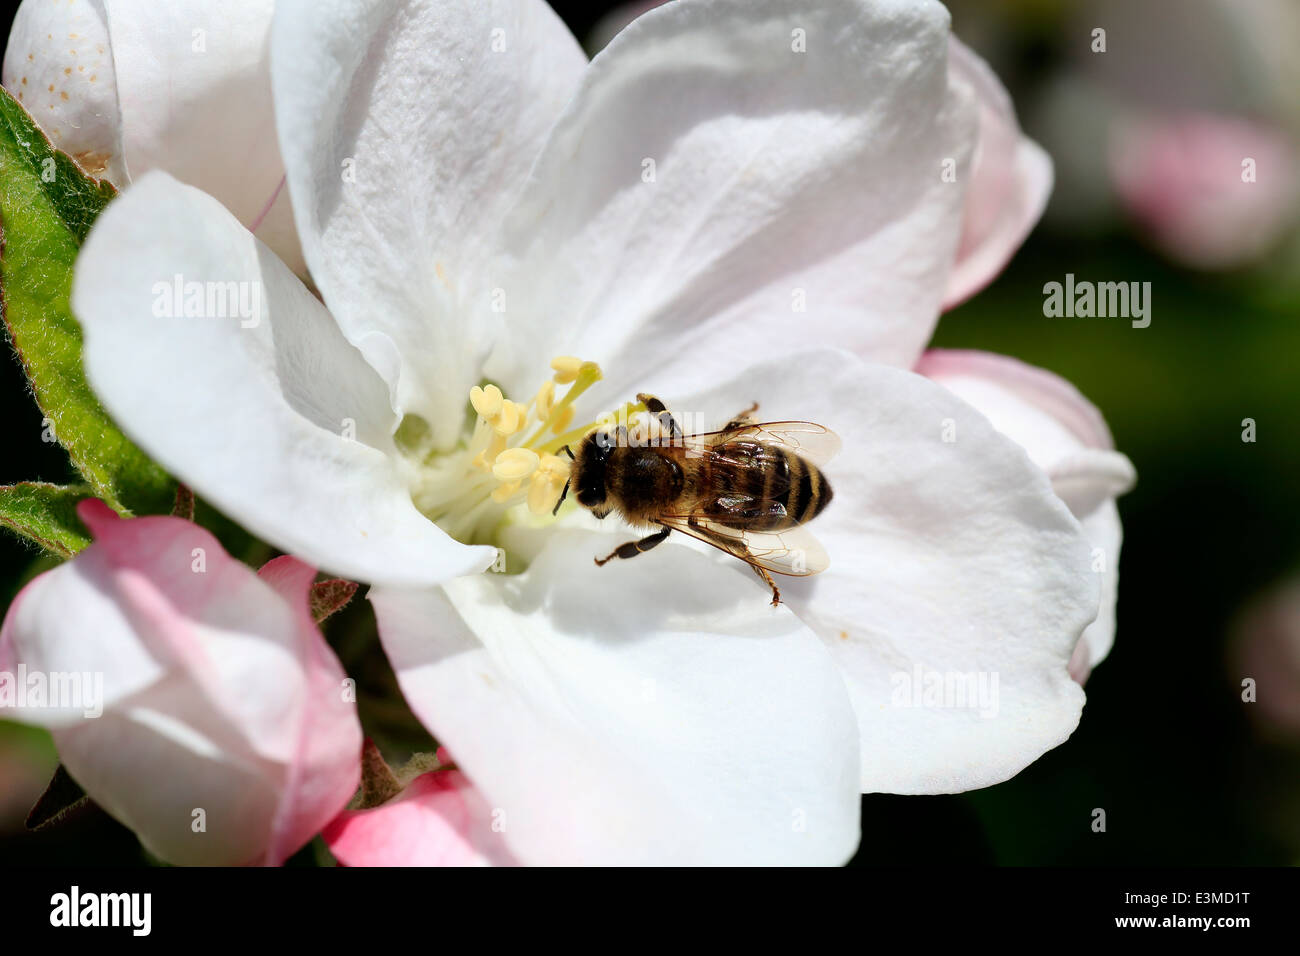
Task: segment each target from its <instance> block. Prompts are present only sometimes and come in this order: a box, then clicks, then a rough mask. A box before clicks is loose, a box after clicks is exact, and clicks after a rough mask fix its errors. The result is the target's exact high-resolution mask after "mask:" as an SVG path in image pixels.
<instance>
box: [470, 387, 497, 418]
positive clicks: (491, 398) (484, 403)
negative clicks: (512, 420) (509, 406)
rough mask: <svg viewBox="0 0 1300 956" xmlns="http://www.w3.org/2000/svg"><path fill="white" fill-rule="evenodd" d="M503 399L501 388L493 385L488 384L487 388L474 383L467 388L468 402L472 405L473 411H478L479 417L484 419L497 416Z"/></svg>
mask: <svg viewBox="0 0 1300 956" xmlns="http://www.w3.org/2000/svg"><path fill="white" fill-rule="evenodd" d="M504 401H505V398H504V396H502V394H501V389H499V388H497V387H496V386H495V385H489V386H488V387H487V388H480V387H479V386H477V385H475V386H474V387H473V388H471V389H470V390H469V403H470V404H471V405H473V406H474V411H476V412H478V414H479V417H480V418H482V419H484V420H486V421H491V420H492V419H493V418H495V417H496V416H497V413H499V412H500V411H501V404H502V402H504Z"/></svg>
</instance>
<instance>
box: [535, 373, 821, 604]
mask: <svg viewBox="0 0 1300 956" xmlns="http://www.w3.org/2000/svg"><path fill="white" fill-rule="evenodd" d="M637 400H638V401H640V402H642V403H643V404H644V405H645V407H646V409H647V411H649V412H650V413H651V415H654V416H656V418H657V420H658V423H659V426H660V431H661V435H660V436H658V437H656V438H653V439H651V440H645V439H640V438H638V439H633V438H632V437H631V436H630V435H629V432H628V429H627V427H626V426H624V425H619V426H618V427H617V428H615V429H614V431H613V432H612V433H611V432H610V431H608V430H602V431H595V432H592V433H591V434H589V435H587V437H586V438H584V439H583V440H582V442H581V443H580V444H579V445H578V449H577V451H576V452H574V451H573V450H572V449H570V448H569V447H568V446H566V447H565V448H564V449H563V450H564V451H566V452H567V453H568V455H569V457H570V458H572V459H573V465H572V467H571V469H570V472H569V480H568V482H566V483H565V485H564V490H563V491H562V492H561V493H560V498H559V501H557V502H556V505H555V509H554V511H553V512H552V513H553V514H554V513H555V512H558V511H559V510H560V505H561V504H563V503H564V499H565V497H566V496H567V495H568V493H569V488H570V486H572V487H573V490H574V496H575V497H576V498H577V499H578V504H580V505H582V506H583V507H584V508H587V509H589V510H590V511H591V512H592V514H594V515H595V516H596V517H597V518H604V517H606V516H607V515H609V514H611V513H614V512H617V513H618V515H619V516H620V517H622V518H623V519H624V520H625V521H627V522H628V524H631V525H633V526H634V527H638V528H642V529H649V528H658V530H656V531H655V532H654V533H653V534H649V535H647V536H646V537H644V538H641V539H640V540H639V541H629V542H628V543H627V544H624V545H620V546H619V547H617V548H615V549H614V550H613V551H612V552H611V553H610V554H608V555H606V556H605V557H604V558H597V559H596V564H597V565H603V564H605V563H607V562H609V561H612V560H613V559H614V558H622V559H627V558H634V557H636V556H637V555H638V554H642V553H643V552H646V551H649V550H650V549H651V548H653V547H655V546H656V545H658V544H660V543H662V542H663V540H664V539H665V538H667V537H668V535H669V534H670V533H671V532H673V531H680V532H682V533H683V534H688V535H690V536H692V537H694V538H698V539H699V540H701V541H703V542H705V543H706V544H710V545H712V546H713V547H715V548H719V549H721V550H723V551H725V552H727V553H728V554H731V555H734V556H735V557H737V558H739V559H740V560H742V561H744V562H745V563H746V564H748V565H749V566H750V567H751V568H753V569H754V572H755V573H756V574H757V575H758V576H759V577H760V578H762V579H763V581H764V583H766V584H767V586H768V587H770V588H771V589H772V606H773V607H776V606H777V605H779V604H780V603H781V590H780V588H778V587H777V586H776V582H775V581H773V580H772V574H773V573H776V574H788V575H795V576H801V577H802V576H806V575H810V574H816V573H817V572H819V571H824V570H825V569H826V568H827V567H828V566H829V565H830V559H829V557H828V556H827V554H826V551H825V549H824V548H822V546H821V545H820V544H818V542H817V539H816V538H814V537H813V536H812V535H811V534H810V533H809V532H808V530H807V529H806V528H804V527H802V526H803V525H804V524H805V523H806V522H808V521H811V520H812V519H813V518H815V517H817V515H819V514H821V512H822V511H823V510H824V509H825V508H826V506H827V505H828V504H830V502H831V486H830V483H829V482H828V481H827V480H826V476H825V475H824V474H822V472H821V469H820V468H819V467H818V466H819V465H822V464H825V462H826V461H828V460H829V459H830V458H831V457H832V456H834V454H835V453H836V452H837V451H839V448H840V440H839V437H838V436H837V435H836V434H835V433H834V432H832V431H830V430H829V429H827V428H825V427H823V426H821V425H815V424H813V423H812V422H756V421H754V420H753V418H752V415H753V412H754V411H756V410H757V408H758V405H757V403H755V404H754V405H752V406H750V407H749V408H748V409H746V410H745V411H744V412H742V413H741V414H740V415H738V416H737V417H736V418H734V419H732V420H731V421H730V422H728V423H727V425H726V426H725V427H723V428H722V429H721V430H719V431H716V432H702V433H699V434H694V435H686V434H683V432H682V430H681V428H680V426H679V425H678V424H677V421H676V419H674V418H673V416H672V413H671V412H669V411H668V409H667V408H666V407H665V406H664V403H663V402H661V401H659V399H657V398H655V397H654V396H653V395H646V394H644V393H643V394H640V395H638V396H637Z"/></svg>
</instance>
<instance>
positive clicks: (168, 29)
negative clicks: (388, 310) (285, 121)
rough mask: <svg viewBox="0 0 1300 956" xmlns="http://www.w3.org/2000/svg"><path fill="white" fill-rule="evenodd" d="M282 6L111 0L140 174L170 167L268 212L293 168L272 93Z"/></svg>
mask: <svg viewBox="0 0 1300 956" xmlns="http://www.w3.org/2000/svg"><path fill="white" fill-rule="evenodd" d="M273 7H274V3H273V2H272V0H230V2H226V3H222V4H221V5H219V6H214V5H213V4H212V3H210V2H208V0H169V2H167V3H163V4H141V3H139V2H138V0H105V8H106V9H107V11H108V25H109V32H110V34H111V36H112V52H113V62H114V64H115V65H116V70H117V87H118V97H119V100H120V102H121V110H122V146H123V149H124V152H125V159H126V168H127V173H128V174H129V175H130V177H131V178H132V179H139V178H140V177H141V176H142V175H143V174H144V173H146V172H148V171H149V170H151V169H161V170H165V171H166V172H168V173H171V174H172V175H173V176H175V177H176V178H177V179H180V180H181V181H182V182H186V183H189V184H190V185H193V186H197V187H198V188H200V189H202V190H203V191H204V192H207V193H209V194H211V195H212V196H215V197H216V198H217V199H219V200H220V201H221V202H222V203H223V204H224V205H225V206H226V208H227V209H229V210H230V211H231V212H232V213H233V214H234V215H235V217H236V218H237V219H238V220H239V221H240V222H242V223H243V224H244V225H246V226H252V225H253V223H255V222H257V221H258V220H259V219H260V218H261V217H262V214H263V211H264V210H265V209H266V208H267V205H268V204H269V203H270V202H271V200H272V197H273V196H274V195H275V192H276V189H277V188H278V187H279V183H280V179H281V178H282V177H283V175H284V165H283V163H282V162H281V161H280V149H279V144H278V143H277V141H276V135H275V115H274V109H273V106H272V101H271V75H270V28H271V11H272V9H273ZM273 248H275V249H276V252H277V253H280V252H282V251H283V252H284V253H286V258H292V257H293V255H294V254H295V253H294V247H293V246H292V245H290V246H287V247H286V246H273Z"/></svg>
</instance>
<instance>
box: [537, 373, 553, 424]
mask: <svg viewBox="0 0 1300 956" xmlns="http://www.w3.org/2000/svg"><path fill="white" fill-rule="evenodd" d="M554 406H555V383H554V382H553V381H551V380H550V379H549V378H548V379H547V380H546V381H545V382H544V383H543V384H542V387H541V388H539V389H538V390H537V397H536V398H534V399H533V408H534V409H535V410H536V411H537V420H538V421H539V422H544V421H546V416H547V415H549V414H551V409H552V408H553V407H554Z"/></svg>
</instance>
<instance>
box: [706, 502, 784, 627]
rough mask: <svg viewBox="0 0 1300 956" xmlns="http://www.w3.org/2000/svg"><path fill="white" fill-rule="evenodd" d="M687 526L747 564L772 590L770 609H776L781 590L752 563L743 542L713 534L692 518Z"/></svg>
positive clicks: (765, 573)
mask: <svg viewBox="0 0 1300 956" xmlns="http://www.w3.org/2000/svg"><path fill="white" fill-rule="evenodd" d="M688 524H690V526H691V527H692V528H694V529H696V530H697V531H700V532H702V533H703V534H704V535H706V536H708V537H710V538H712V539H713V540H714V541H716V542H717V543H718V546H719V547H720V548H722V550H723V551H726V552H727V553H728V554H734V555H735V556H736V557H738V558H740V560H742V561H744V562H745V563H746V564H748V565H749V566H750V567H751V568H752V569H753V570H754V573H755V574H757V575H758V576H759V577H760V578H762V579H763V583H764V584H766V585H767V586H768V587H770V588H771V589H772V607H777V606H778V605H779V604H780V603H781V589H780V588H779V587H777V586H776V582H775V581H773V580H772V575H770V574H768V572H767V568H761V567H759V566H758V565H757V564H755V563H754V562H753V560H752V558H751V556H750V553H749V548H748V547H747V546H746V545H745V543H744V542H743V541H737V540H735V539H734V538H728V537H726V536H725V535H720V534H714V533H713V532H710V531H709V530H708V529H707V528H704V527H702V526H701V525H700V524H698V523H697V522H696V521H695V519H694V518H692V519H690V521H689V522H688Z"/></svg>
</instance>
